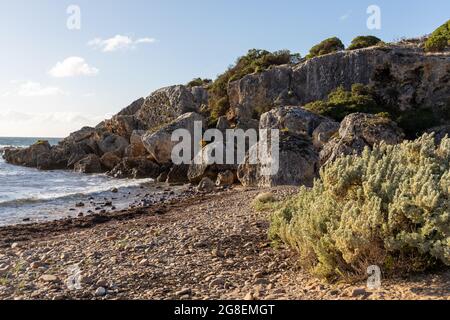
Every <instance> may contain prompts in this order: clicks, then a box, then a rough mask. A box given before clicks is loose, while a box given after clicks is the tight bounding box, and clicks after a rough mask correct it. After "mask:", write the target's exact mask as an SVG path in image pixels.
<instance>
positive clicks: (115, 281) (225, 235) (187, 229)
mask: <svg viewBox="0 0 450 320" xmlns="http://www.w3.org/2000/svg"><path fill="white" fill-rule="evenodd" d="M264 191H271V192H273V193H274V194H275V195H276V197H277V199H283V198H285V197H287V196H290V195H292V194H293V193H295V192H297V188H292V187H276V188H271V189H264V190H261V189H253V188H243V187H233V188H232V189H228V190H219V191H217V192H214V193H198V194H191V195H189V196H187V197H186V198H184V199H179V198H178V199H173V200H171V201H169V202H167V203H165V204H156V205H153V206H151V207H149V208H145V209H142V208H141V209H139V208H136V209H131V210H123V211H119V212H114V213H109V214H104V215H102V214H99V215H95V216H87V217H81V218H78V219H73V220H71V221H69V220H67V221H64V220H63V221H56V222H49V223H43V224H42V223H41V224H39V223H38V224H31V225H19V226H9V227H1V228H0V239H1V240H0V280H1V281H0V299H21V300H22V299H23V300H27V299H45V300H52V299H53V300H57V299H83V300H84V299H176V300H185V299H193V300H203V299H231V300H236V299H237V300H241V299H248V300H278V299H288V300H291V299H300V300H310V299H327V300H328V299H331V300H348V299H357V300H364V299H387V300H389V299H402V300H405V299H420V300H422V299H431V298H432V299H450V270H440V271H434V272H429V273H424V274H418V275H410V276H407V277H405V278H403V279H402V278H396V279H386V280H384V279H383V283H382V288H381V289H379V290H375V291H370V290H368V289H367V288H366V284H365V283H355V284H343V283H337V284H329V283H326V282H323V281H321V280H319V279H317V278H314V277H312V276H311V275H309V274H308V273H307V272H305V271H303V270H301V269H300V268H299V267H298V264H297V261H296V259H297V257H296V256H295V254H293V253H292V251H291V250H288V249H286V248H280V249H277V250H276V249H274V248H272V247H271V244H270V242H269V240H268V238H267V229H268V226H269V223H268V214H269V213H268V212H258V211H255V210H254V209H253V208H252V205H251V202H252V200H253V199H254V198H255V197H256V196H257V195H258V194H260V193H261V192H264ZM74 266H76V268H79V272H80V274H79V276H80V278H79V280H80V288H79V289H76V290H72V289H69V287H68V286H67V279H68V277H70V272H71V271H70V270H72V269H71V268H73V267H74Z"/></svg>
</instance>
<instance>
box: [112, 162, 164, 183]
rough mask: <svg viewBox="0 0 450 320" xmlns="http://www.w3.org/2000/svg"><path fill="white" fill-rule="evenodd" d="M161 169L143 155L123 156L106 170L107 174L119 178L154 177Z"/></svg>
mask: <svg viewBox="0 0 450 320" xmlns="http://www.w3.org/2000/svg"><path fill="white" fill-rule="evenodd" d="M162 170H163V168H161V166H159V165H158V164H156V163H155V162H153V161H151V160H149V159H147V158H145V157H140V158H124V159H122V161H120V162H119V164H118V165H116V166H115V167H114V169H112V170H111V171H110V172H108V175H110V176H112V177H114V178H120V179H125V178H132V179H142V178H152V179H156V178H157V177H158V176H159V175H160V173H161V172H162Z"/></svg>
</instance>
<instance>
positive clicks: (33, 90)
mask: <svg viewBox="0 0 450 320" xmlns="http://www.w3.org/2000/svg"><path fill="white" fill-rule="evenodd" d="M17 94H18V95H19V96H22V97H47V96H57V95H62V94H64V91H62V90H61V89H59V88H57V87H43V86H42V85H41V84H40V83H38V82H32V81H27V82H25V83H22V84H20V85H19V89H18V91H17Z"/></svg>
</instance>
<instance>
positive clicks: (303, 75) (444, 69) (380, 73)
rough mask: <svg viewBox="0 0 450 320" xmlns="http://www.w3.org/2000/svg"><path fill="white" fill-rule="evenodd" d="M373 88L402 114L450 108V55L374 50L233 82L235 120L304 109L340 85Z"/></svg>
mask: <svg viewBox="0 0 450 320" xmlns="http://www.w3.org/2000/svg"><path fill="white" fill-rule="evenodd" d="M355 83H361V84H364V85H371V86H372V87H373V88H374V91H375V93H376V94H377V95H378V96H380V97H381V98H382V99H383V100H384V101H385V102H386V103H387V104H389V105H398V107H399V109H400V110H407V109H411V108H416V107H419V106H420V107H429V108H432V109H433V110H435V111H436V112H440V109H442V108H445V107H446V106H448V105H450V90H448V88H449V86H450V54H448V53H447V54H425V53H424V52H423V50H421V49H418V48H411V47H400V46H389V47H371V48H366V49H360V50H353V51H342V52H337V53H334V54H329V55H325V56H321V57H317V58H313V59H310V60H307V61H305V62H303V63H300V64H298V65H295V66H280V67H273V68H271V69H270V70H267V71H264V72H260V73H255V74H251V75H248V76H246V77H244V78H242V79H241V80H238V81H235V82H232V83H230V85H229V88H228V95H229V101H230V105H231V110H230V117H231V118H238V119H241V120H242V121H245V120H246V119H251V118H252V117H253V116H254V115H255V112H256V111H257V110H258V109H260V108H262V107H264V108H266V110H267V108H269V109H270V108H273V107H280V106H283V105H304V104H306V103H308V102H312V101H317V100H323V99H325V98H326V97H327V96H328V94H329V93H330V92H331V91H333V90H334V89H336V88H337V87H339V86H343V87H344V88H345V89H347V90H349V89H350V88H351V86H352V85H353V84H355Z"/></svg>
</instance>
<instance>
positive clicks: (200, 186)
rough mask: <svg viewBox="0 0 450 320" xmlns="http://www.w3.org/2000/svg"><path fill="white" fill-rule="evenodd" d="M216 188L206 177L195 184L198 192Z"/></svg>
mask: <svg viewBox="0 0 450 320" xmlns="http://www.w3.org/2000/svg"><path fill="white" fill-rule="evenodd" d="M215 189H216V186H215V185H214V182H213V181H212V180H211V179H210V178H208V177H205V178H203V179H202V181H200V183H199V184H198V186H197V190H198V191H200V192H207V193H209V192H213V191H214V190H215Z"/></svg>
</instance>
